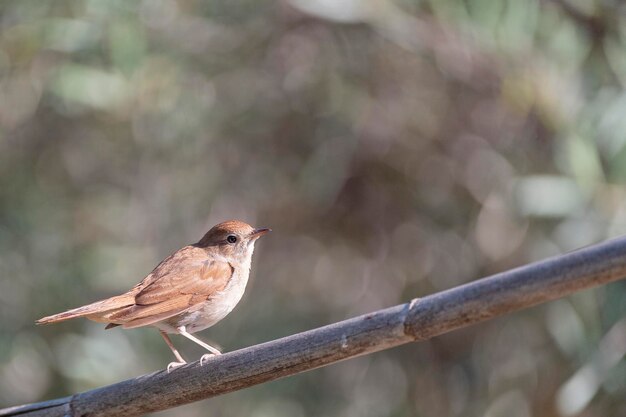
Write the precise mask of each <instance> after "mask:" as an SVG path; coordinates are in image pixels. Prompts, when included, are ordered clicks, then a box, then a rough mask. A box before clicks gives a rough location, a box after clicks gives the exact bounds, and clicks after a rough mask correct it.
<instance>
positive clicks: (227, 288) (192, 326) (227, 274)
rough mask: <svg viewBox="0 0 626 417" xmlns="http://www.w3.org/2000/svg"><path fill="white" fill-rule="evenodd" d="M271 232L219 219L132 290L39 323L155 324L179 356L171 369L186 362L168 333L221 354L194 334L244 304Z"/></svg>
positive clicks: (238, 222)
mask: <svg viewBox="0 0 626 417" xmlns="http://www.w3.org/2000/svg"><path fill="white" fill-rule="evenodd" d="M268 231H269V229H254V228H252V226H250V225H248V224H246V223H244V222H241V221H237V220H231V221H228V222H224V223H220V224H218V225H216V226H214V227H213V228H212V229H211V230H209V231H208V232H207V233H206V234H205V235H204V237H202V239H200V241H199V242H198V243H195V244H193V245H189V246H185V247H183V248H182V249H179V250H178V251H176V252H174V253H173V254H172V255H170V256H168V257H167V258H165V259H164V260H163V261H162V262H161V263H160V264H159V265H157V267H156V268H154V270H153V271H152V272H151V273H150V274H149V275H148V276H146V277H145V278H144V279H143V280H142V281H141V282H140V283H139V284H137V285H136V286H134V287H133V288H131V289H130V290H129V291H128V292H126V293H124V294H122V295H118V296H115V297H111V298H107V299H105V300H101V301H97V302H95V303H92V304H88V305H85V306H82V307H78V308H75V309H72V310H68V311H65V312H63V313H59V314H54V315H52V316H48V317H44V318H42V319H40V320H37V324H47V323H56V322H59V321H64V320H69V319H73V318H76V317H85V318H87V319H89V320H93V321H96V322H100V323H107V326H106V328H107V329H108V328H111V327H116V326H122V327H123V328H126V329H132V328H136V327H141V326H148V325H152V326H155V327H157V328H158V329H159V330H160V331H161V334H162V335H163V337H164V338H165V341H166V342H167V344H168V346H170V348H171V349H172V351H173V352H174V355H175V356H176V358H177V359H178V362H175V363H172V364H170V366H168V369H170V368H171V367H172V366H177V365H179V364H182V363H185V361H184V360H183V359H182V357H181V356H180V354H179V353H178V352H177V351H176V349H175V348H174V347H173V345H172V344H171V341H170V340H169V337H168V336H167V335H166V333H178V334H181V335H183V336H185V337H187V338H189V339H191V340H193V341H195V342H196V343H199V344H201V345H202V346H204V347H205V348H207V349H209V350H210V351H211V352H213V353H214V354H218V353H219V351H217V350H216V349H215V348H212V347H209V346H208V345H206V344H205V343H204V342H201V341H199V340H198V339H196V338H195V337H193V336H191V333H194V332H196V331H199V330H202V329H205V328H207V327H210V326H212V325H213V324H215V323H217V322H218V321H219V320H221V319H222V318H223V317H225V316H226V315H227V314H228V313H229V312H230V311H231V310H232V309H233V308H234V307H235V305H236V304H237V303H238V302H239V300H240V299H241V296H242V295H243V291H244V290H245V286H246V283H247V280H248V274H249V270H250V262H251V258H252V252H253V251H254V243H255V241H256V239H257V238H259V237H260V236H262V235H263V234H265V233H267V232H268ZM203 358H204V357H203Z"/></svg>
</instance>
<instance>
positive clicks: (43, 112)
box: [0, 0, 626, 417]
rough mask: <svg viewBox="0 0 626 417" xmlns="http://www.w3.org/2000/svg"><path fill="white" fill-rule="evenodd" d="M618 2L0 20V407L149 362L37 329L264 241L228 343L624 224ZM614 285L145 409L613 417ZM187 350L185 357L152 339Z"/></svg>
mask: <svg viewBox="0 0 626 417" xmlns="http://www.w3.org/2000/svg"><path fill="white" fill-rule="evenodd" d="M625 23H626V8H625V7H624V5H623V3H622V2H619V1H617V0H605V1H593V0H552V1H550V0H527V1H515V0H489V1H486V0H480V1H478V0H476V1H458V0H456V1H455V0H422V1H410V0H398V1H396V2H391V1H385V0H380V1H378V0H290V1H288V0H282V1H278V2H270V1H250V0H231V1H221V2H218V1H205V2H201V1H191V0H189V1H182V0H181V1H174V0H158V1H157V0H154V1H151V0H144V1H121V0H118V1H106V2H105V1H98V0H72V1H33V0H14V1H9V0H6V1H3V2H1V3H0V314H1V320H0V405H3V406H8V405H14V404H18V403H24V402H30V401H37V400H42V399H45V398H51V397H54V396H62V395H68V394H70V393H72V392H76V391H79V390H86V389H90V388H94V387H97V386H100V385H103V384H108V383H112V382H115V381H118V380H120V379H123V378H128V377H132V376H136V375H139V374H142V373H147V372H150V371H153V370H156V369H161V368H163V367H164V366H165V364H167V362H169V361H170V359H171V358H170V352H169V350H168V348H167V346H166V345H165V344H164V343H162V341H161V340H160V337H159V335H158V334H157V332H156V331H153V330H150V329H141V330H135V331H122V330H119V329H115V330H110V331H106V332H105V331H104V330H103V328H102V326H101V325H97V324H95V323H91V322H88V321H86V320H79V321H75V322H68V323H64V324H59V325H55V326H48V327H37V328H36V327H35V326H34V325H33V322H34V320H35V319H37V318H39V317H41V316H44V315H48V314H52V313H55V312H59V311H61V310H64V309H68V308H70V307H75V306H78V305H81V304H85V303H87V302H91V301H94V300H96V299H98V298H103V297H106V296H110V295H113V294H116V293H118V292H121V291H125V290H126V289H128V288H129V287H130V286H132V285H134V284H135V283H136V282H138V281H139V280H140V279H141V278H143V276H145V275H146V274H147V273H148V272H149V271H150V270H151V268H152V267H154V266H155V265H156V263H157V262H158V261H159V260H160V259H162V258H164V257H165V256H166V255H167V254H169V253H170V252H171V251H173V250H175V249H177V248H178V247H180V246H182V245H184V244H186V243H189V242H192V241H196V240H197V239H198V238H199V237H201V236H202V234H203V233H204V231H205V230H206V229H207V228H208V227H210V226H211V225H212V224H214V223H216V222H218V221H222V220H225V219H228V218H240V219H243V220H246V221H249V222H250V223H253V224H255V225H257V226H269V227H272V228H273V229H274V233H273V234H272V235H271V236H269V237H267V238H265V239H263V241H262V242H261V243H260V244H259V245H258V249H257V253H256V255H255V260H254V268H253V278H252V282H251V285H250V287H249V289H248V291H247V294H246V296H245V298H244V301H243V303H242V304H241V305H240V306H239V307H238V308H237V309H236V310H235V311H234V312H233V313H232V314H231V316H229V317H228V318H227V319H225V320H224V321H223V322H222V323H220V324H219V325H217V326H216V327H215V328H213V329H211V330H209V331H206V332H204V333H203V334H202V335H201V337H204V338H205V339H207V340H211V341H213V342H215V343H217V344H218V345H220V346H222V348H223V349H225V350H234V349H237V348H240V347H244V346H248V345H251V344H255V343H259V342H263V341H266V340H269V339H273V338H276V337H280V336H285V335H288V334H291V333H294V332H298V331H303V330H307V329H310V328H313V327H316V326H319V325H323V324H326V323H329V322H333V321H338V320H341V319H344V318H348V317H351V316H353V315H357V314H360V313H365V312H368V311H371V310H374V309H378V308H382V307H387V306H390V305H393V304H396V303H400V302H402V301H406V300H408V299H410V298H412V297H416V296H422V295H426V294H430V293H433V292H436V291H440V290H443V289H446V288H450V287H452V286H455V285H459V284H462V283H464V282H467V281H470V280H474V279H477V278H480V277H481V276H485V275H488V274H491V273H495V272H498V271H502V270H504V269H508V268H511V267H515V266H518V265H522V264H525V263H528V262H531V261H534V260H538V259H542V258H545V257H548V256H550V255H554V254H558V253H561V252H564V251H568V250H571V249H573V248H576V247H580V246H583V245H586V244H590V243H593V242H596V241H599V240H602V239H605V238H608V237H610V236H614V235H618V234H623V233H624V232H625V230H626V190H625V189H624V187H623V184H624V181H625V180H626V116H625V115H626V91H625V89H624V86H625V84H626V24H625ZM625 297H626V286H625V285H624V282H620V283H616V284H613V285H610V286H607V287H605V288H600V289H597V290H594V291H587V292H583V293H581V294H577V295H575V296H572V297H568V298H567V299H563V300H560V301H557V302H553V303H550V304H548V305H546V306H542V307H538V308H534V309H531V310H528V311H525V312H523V313H519V314H515V315H512V316H508V317H505V318H502V319H498V320H494V321H492V322H489V323H485V324H482V325H479V326H474V327H472V328H469V329H465V330H461V331H457V332H453V333H451V334H449V335H445V336H442V337H438V338H436V339H434V340H431V341H428V342H423V343H419V344H413V345H410V346H405V347H402V348H398V349H394V350H391V351H387V352H382V353H379V354H375V355H370V356H367V357H363V358H359V359H355V360H351V361H348V362H345V363H342V364H338V365H335V366H331V367H328V368H325V369H322V370H318V371H314V372H310V373H307V374H303V375H300V376H297V377H293V378H289V379H287V380H283V381H278V382H274V383H269V384H265V385H262V386H259V387H256V388H253V389H249V390H246V391H242V392H238V393H234V394H230V395H227V396H224V397H220V398H216V399H212V400H210V401H208V402H202V403H197V404H193V405H189V406H185V407H182V408H179V409H176V410H172V411H168V412H163V413H161V414H159V415H172V416H173V415H177V416H186V415H188V416H195V415H207V413H209V412H208V411H206V410H209V409H210V414H211V415H214V416H232V415H250V416H295V417H298V416H319V415H329V416H487V417H497V416H514V417H518V416H519V417H530V416H535V417H552V416H571V415H579V416H598V417H600V416H617V415H626V404H625V403H624V398H625V397H626V364H625V361H624V359H623V358H624V353H625V352H626V342H625V340H626V337H625V335H626V321H625V319H624V317H625V316H626V303H625V302H624V299H625ZM174 342H175V343H176V344H177V345H178V346H179V347H180V348H181V350H182V351H183V352H185V354H186V355H187V356H188V357H189V358H198V357H199V356H200V354H201V352H200V351H199V350H198V349H197V348H196V347H195V346H193V345H192V344H190V343H187V342H186V341H184V340H180V338H178V339H176V340H175V341H174Z"/></svg>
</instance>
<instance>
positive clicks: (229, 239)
mask: <svg viewBox="0 0 626 417" xmlns="http://www.w3.org/2000/svg"><path fill="white" fill-rule="evenodd" d="M226 241H227V242H228V243H237V236H235V235H228V237H227V238H226Z"/></svg>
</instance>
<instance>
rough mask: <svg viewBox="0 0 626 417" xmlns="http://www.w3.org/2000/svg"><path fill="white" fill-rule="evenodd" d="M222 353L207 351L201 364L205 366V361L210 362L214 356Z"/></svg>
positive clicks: (201, 359)
mask: <svg viewBox="0 0 626 417" xmlns="http://www.w3.org/2000/svg"><path fill="white" fill-rule="evenodd" d="M217 355H221V353H205V354H204V355H202V357H201V358H200V366H203V365H204V363H205V362H208V361H209V360H210V359H211V358H212V357H213V356H217Z"/></svg>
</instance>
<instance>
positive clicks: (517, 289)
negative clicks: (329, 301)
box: [0, 237, 626, 417]
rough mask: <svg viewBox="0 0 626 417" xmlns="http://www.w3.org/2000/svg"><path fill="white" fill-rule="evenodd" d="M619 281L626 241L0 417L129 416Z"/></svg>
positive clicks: (625, 266) (5, 412) (624, 270)
mask: <svg viewBox="0 0 626 417" xmlns="http://www.w3.org/2000/svg"><path fill="white" fill-rule="evenodd" d="M625 276H626V237H622V238H618V239H614V240H611V241H607V242H604V243H600V244H598V245H594V246H589V247H586V248H584V249H580V250H578V251H575V252H571V253H567V254H564V255H561V256H557V257H554V258H551V259H548V260H545V261H541V262H537V263H533V264H530V265H526V266H523V267H520V268H517V269H513V270H510V271H507V272H502V273H500V274H496V275H493V276H491V277H488V278H484V279H481V280H477V281H474V282H471V283H469V284H465V285H462V286H459V287H455V288H452V289H450V290H447V291H443V292H440V293H436V294H433V295H430V296H427V297H424V298H421V299H414V300H412V301H410V302H408V303H406V304H401V305H397V306H395V307H390V308H387V309H384V310H379V311H375V312H372V313H370V314H366V315H363V316H360V317H355V318H352V319H349V320H345V321H342V322H339V323H334V324H331V325H328V326H324V327H320V328H318V329H314V330H309V331H307V332H303V333H299V334H295V335H292V336H288V337H284V338H282V339H277V340H273V341H271V342H267V343H262V344H260V345H255V346H250V347H248V348H245V349H241V350H237V351H234V352H230V353H226V354H224V355H221V356H219V357H216V358H214V359H212V360H210V361H209V362H208V363H205V365H204V366H202V367H201V366H200V365H199V363H198V362H194V363H191V364H189V365H186V366H183V367H181V368H177V369H176V370H175V371H173V372H172V373H169V374H168V373H167V372H165V371H160V372H156V373H153V374H149V375H144V376H140V377H138V378H134V379H129V380H126V381H122V382H119V383H117V384H113V385H109V386H106V387H103V388H98V389H95V390H92V391H87V392H83V393H79V394H75V395H73V396H71V397H65V398H60V399H56V400H52V401H44V402H41V403H35V404H28V405H21V406H16V407H11V408H6V409H3V410H0V416H38V417H40V416H46V417H56V416H59V417H60V416H72V417H74V416H87V415H88V416H90V417H95V416H136V415H141V414H145V413H148V412H153V411H159V410H164V409H167V408H171V407H176V406H178V405H182V404H187V403H190V402H193V401H199V400H202V399H206V398H211V397H214V396H217V395H221V394H225V393H228V392H232V391H236V390H240V389H243V388H247V387H250V386H252V385H257V384H261V383H263V382H267V381H271V380H275V379H278V378H282V377H285V376H289V375H294V374H297V373H299V372H304V371H307V370H311V369H315V368H319V367H321V366H325V365H328V364H331V363H334V362H338V361H341V360H344V359H348V358H353V357H356V356H360V355H365V354H368V353H372V352H376V351H380V350H383V349H388V348H391V347H394V346H398V345H401V344H404V343H408V342H413V341H418V340H425V339H429V338H431V337H434V336H437V335H440V334H443V333H446V332H449V331H452V330H454V329H457V328H460V327H465V326H469V325H471V324H474V323H478V322H481V321H484V320H488V319H491V318H494V317H498V316H501V315H503V314H507V313H510V312H513V311H517V310H521V309H523V308H527V307H531V306H533V305H536V304H539V303H542V302H546V301H550V300H554V299H556V298H560V297H564V296H566V295H568V294H572V293H574V292H577V291H581V290H584V289H587V288H591V287H595V286H599V285H602V284H608V283H610V282H613V281H617V280H619V279H622V278H623V277H625Z"/></svg>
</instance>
